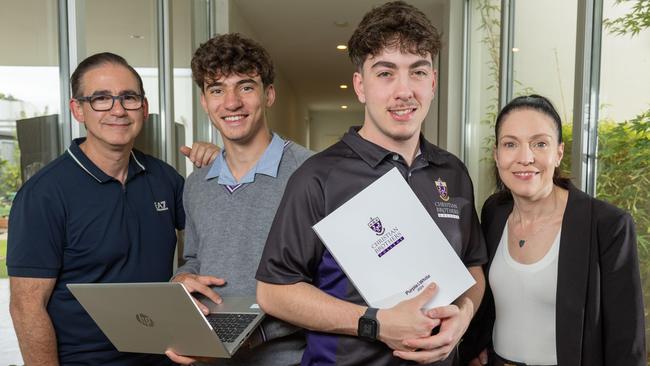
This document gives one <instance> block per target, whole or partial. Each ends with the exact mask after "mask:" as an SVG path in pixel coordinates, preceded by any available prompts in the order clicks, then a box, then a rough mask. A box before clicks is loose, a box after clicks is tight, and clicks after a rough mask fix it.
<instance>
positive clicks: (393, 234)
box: [368, 217, 404, 258]
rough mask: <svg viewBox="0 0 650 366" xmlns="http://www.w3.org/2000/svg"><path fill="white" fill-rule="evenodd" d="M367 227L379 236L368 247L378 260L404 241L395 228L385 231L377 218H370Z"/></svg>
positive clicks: (400, 233)
mask: <svg viewBox="0 0 650 366" xmlns="http://www.w3.org/2000/svg"><path fill="white" fill-rule="evenodd" d="M368 227H370V229H371V230H372V231H374V232H375V234H376V235H378V236H379V239H377V240H376V241H375V242H374V243H372V245H371V246H370V247H371V248H372V250H373V251H374V252H375V254H377V256H378V257H380V258H381V257H383V256H384V255H385V254H386V253H388V252H389V251H390V250H391V249H393V248H395V247H396V246H397V244H399V243H401V242H403V241H404V235H402V232H401V231H399V229H398V228H397V227H393V228H391V229H389V230H386V228H385V227H384V226H383V225H382V224H381V220H380V219H379V218H378V217H371V218H370V222H369V223H368Z"/></svg>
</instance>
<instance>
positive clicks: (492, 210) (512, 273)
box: [460, 95, 646, 366]
mask: <svg viewBox="0 0 650 366" xmlns="http://www.w3.org/2000/svg"><path fill="white" fill-rule="evenodd" d="M495 135H496V138H497V140H496V147H495V152H494V157H495V162H496V166H497V172H498V176H497V183H498V184H497V185H498V193H496V194H494V195H493V196H491V197H490V198H489V199H488V200H487V201H486V203H485V205H484V206H483V210H482V213H481V225H482V228H483V232H484V234H485V238H486V242H487V245H488V253H489V261H488V263H487V264H486V266H485V273H486V276H487V278H488V279H489V280H490V281H489V284H490V288H488V289H486V293H485V296H484V299H483V302H482V304H481V307H480V308H479V310H478V312H477V314H476V316H475V317H474V320H473V322H472V324H471V325H470V328H469V329H468V331H467V333H466V334H465V336H464V338H463V342H462V343H461V344H460V353H461V364H462V365H471V366H475V365H482V364H486V361H487V360H488V359H489V364H490V365H497V366H499V365H508V364H512V365H562V366H573V365H584V366H587V365H588V366H599V365H607V366H610V365H612V366H614V365H625V366H642V365H643V366H645V365H646V352H645V328H644V307H643V298H642V291H641V283H640V277H639V265H638V257H637V248H636V235H635V232H634V222H633V220H632V218H631V216H630V215H629V214H628V213H626V212H624V211H622V210H620V209H618V208H616V207H614V206H612V205H610V204H608V203H605V202H603V201H600V200H597V199H594V198H592V197H590V196H588V195H587V194H585V193H583V192H581V191H580V190H578V189H577V188H575V187H574V186H573V185H572V184H571V183H570V182H569V181H568V180H567V179H563V178H560V177H559V173H558V169H557V168H558V167H559V163H560V160H561V159H562V155H563V144H562V134H561V122H560V117H559V116H558V114H557V112H556V111H555V109H554V108H553V106H552V104H551V103H550V102H549V101H548V100H547V99H546V98H544V97H541V96H537V95H531V96H525V97H519V98H516V99H514V100H513V101H512V102H510V103H509V104H508V105H506V106H505V107H504V109H503V110H502V111H501V112H500V113H499V115H498V117H497V122H496V127H495ZM549 310H550V311H549Z"/></svg>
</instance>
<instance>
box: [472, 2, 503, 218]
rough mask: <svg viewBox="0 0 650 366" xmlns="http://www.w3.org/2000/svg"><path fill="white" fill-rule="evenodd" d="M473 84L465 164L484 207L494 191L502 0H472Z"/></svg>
mask: <svg viewBox="0 0 650 366" xmlns="http://www.w3.org/2000/svg"><path fill="white" fill-rule="evenodd" d="M469 6H470V24H469V32H470V34H469V47H468V48H469V75H468V81H469V87H468V89H467V101H468V110H467V118H468V121H470V123H469V125H468V127H467V128H466V131H465V133H466V135H467V138H466V140H465V164H467V168H468V170H469V172H470V175H471V177H472V181H473V182H474V189H475V191H476V205H477V209H478V210H480V209H481V207H482V206H483V202H484V201H485V199H486V198H487V197H488V196H489V195H490V194H491V193H493V192H494V171H493V166H494V162H493V159H492V146H493V145H494V121H495V119H496V115H497V112H498V108H499V45H500V41H499V39H500V37H501V20H500V19H501V1H499V0H477V1H470V3H469Z"/></svg>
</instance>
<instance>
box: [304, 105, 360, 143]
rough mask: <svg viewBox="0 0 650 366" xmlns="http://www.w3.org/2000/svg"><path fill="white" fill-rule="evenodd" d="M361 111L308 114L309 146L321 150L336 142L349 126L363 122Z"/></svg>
mask: <svg viewBox="0 0 650 366" xmlns="http://www.w3.org/2000/svg"><path fill="white" fill-rule="evenodd" d="M363 117H364V113H363V112H347V111H340V112H339V111H321V112H315V111H314V112H311V113H310V114H309V136H310V141H309V147H310V149H312V150H314V151H322V150H324V149H325V148H327V147H329V146H330V145H332V144H333V143H335V142H337V141H338V140H339V139H340V138H341V136H343V134H344V133H346V132H347V131H348V130H349V129H350V127H351V126H360V125H361V124H363Z"/></svg>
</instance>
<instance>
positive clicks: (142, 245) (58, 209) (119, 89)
mask: <svg viewBox="0 0 650 366" xmlns="http://www.w3.org/2000/svg"><path fill="white" fill-rule="evenodd" d="M71 84H72V95H73V97H72V100H70V109H71V110H72V114H73V115H74V117H75V118H76V119H77V120H78V121H79V122H80V123H83V124H84V125H85V127H86V132H87V137H86V138H80V139H75V140H74V141H73V142H72V144H71V145H70V147H69V148H68V150H67V151H66V152H65V153H63V154H62V155H61V156H59V157H58V158H57V159H56V160H54V161H53V162H51V163H50V164H48V165H47V166H45V167H44V168H43V169H41V170H40V171H39V172H38V173H36V174H35V175H34V176H33V177H31V178H30V179H29V180H28V181H27V182H25V184H24V185H23V186H22V187H21V189H20V191H19V192H18V194H17V195H16V198H15V200H14V202H13V206H12V208H11V215H10V216H9V239H8V248H7V249H8V250H7V268H8V272H9V278H10V285H11V302H10V311H11V317H12V319H13V323H14V327H15V329H16V335H17V336H18V342H19V344H20V350H21V352H22V355H23V360H24V361H25V364H26V365H58V364H61V365H66V364H68V365H70V364H74V365H120V366H124V365H127V366H128V365H133V366H136V365H138V366H139V365H163V364H164V365H167V364H171V361H169V360H168V359H167V357H165V356H164V355H143V354H135V353H120V352H118V351H117V350H116V349H115V347H113V345H112V344H111V342H110V341H109V340H108V338H106V336H105V335H104V334H103V333H102V331H101V330H100V329H99V328H98V327H97V325H95V322H94V321H93V320H92V319H91V318H90V316H89V315H88V314H87V313H86V311H85V310H84V309H83V308H82V306H81V304H79V303H78V302H77V300H76V299H75V298H74V297H73V296H72V294H71V293H70V291H68V289H67V288H66V285H67V284H68V283H89V282H158V281H160V282H162V281H167V280H168V279H169V278H170V277H171V275H172V264H173V259H174V249H175V247H176V230H182V229H183V228H184V226H185V214H184V212H183V203H182V201H181V198H182V192H183V178H182V177H181V176H180V175H179V174H178V173H177V172H176V171H175V170H174V168H173V167H171V166H169V165H167V164H165V163H164V162H162V161H160V160H158V159H156V158H154V157H151V156H148V155H145V154H143V153H141V152H139V151H137V150H134V149H133V144H134V142H135V138H136V136H137V135H138V133H139V132H140V130H141V129H142V125H143V124H144V121H145V120H146V119H147V114H148V104H147V99H146V98H145V97H144V89H143V87H142V80H141V78H140V76H139V75H138V74H137V72H136V71H135V70H134V69H133V68H132V67H131V66H129V64H128V63H127V62H126V60H124V59H123V58H122V57H120V56H118V55H115V54H112V53H100V54H96V55H93V56H90V57H88V58H87V59H85V60H84V61H82V62H81V63H80V64H79V66H78V67H77V69H76V71H75V72H74V73H73V74H72V78H71ZM196 147H197V146H196V145H195V154H194V161H195V164H198V165H201V163H202V162H203V161H204V157H206V159H205V161H210V160H211V159H210V157H211V156H216V152H217V151H218V149H217V148H216V147H214V146H213V145H209V144H204V145H202V147H201V148H200V149H199V150H201V151H200V152H199V153H198V154H196ZM189 152H190V151H189V148H186V149H185V152H184V153H186V154H187V153H189Z"/></svg>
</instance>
